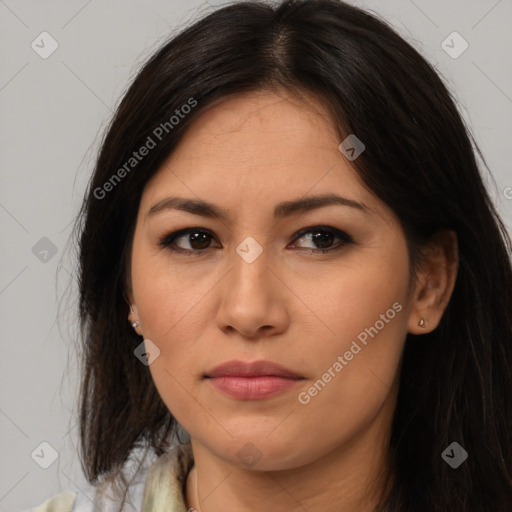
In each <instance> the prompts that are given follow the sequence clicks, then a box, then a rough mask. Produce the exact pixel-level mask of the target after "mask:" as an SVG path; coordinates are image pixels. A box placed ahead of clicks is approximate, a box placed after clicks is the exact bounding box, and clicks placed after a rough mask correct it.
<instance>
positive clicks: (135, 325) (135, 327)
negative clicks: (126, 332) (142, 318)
mask: <svg viewBox="0 0 512 512" xmlns="http://www.w3.org/2000/svg"><path fill="white" fill-rule="evenodd" d="M139 325H140V322H137V321H135V322H133V324H132V327H133V328H134V329H137V327H138V326H139Z"/></svg>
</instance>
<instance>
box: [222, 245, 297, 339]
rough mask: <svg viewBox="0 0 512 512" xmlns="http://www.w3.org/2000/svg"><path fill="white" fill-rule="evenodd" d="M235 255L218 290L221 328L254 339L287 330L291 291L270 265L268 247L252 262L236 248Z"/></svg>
mask: <svg viewBox="0 0 512 512" xmlns="http://www.w3.org/2000/svg"><path fill="white" fill-rule="evenodd" d="M231 257H232V264H231V266H230V270H229V271H228V273H227V275H226V277H225V278H224V279H223V280H222V284H221V286H220V287H219V289H218V292H219V293H220V304H219V308H218V311H217V325H218V327H219V329H221V330H222V331H224V332H225V333H229V332H233V331H236V332H238V333H239V334H240V335H242V336H243V337H244V338H251V339H257V338H258V339H259V338H260V337H262V336H271V335H274V334H278V333H281V332H284V331H285V330H286V329H287V327H288V324H289V310H288V307H287V301H289V300H290V297H289V292H288V293H287V288H286V286H284V285H283V283H282V280H280V279H279V277H278V276H277V273H276V271H275V270H273V269H272V268H271V267H270V266H269V262H268V258H267V255H266V252H265V250H264V251H263V252H262V253H261V254H260V255H259V256H258V257H257V258H256V259H255V260H254V261H252V262H251V263H249V262H247V261H245V260H244V259H243V258H242V257H240V256H239V254H238V253H237V252H236V251H233V254H232V255H231ZM281 279H282V278H281Z"/></svg>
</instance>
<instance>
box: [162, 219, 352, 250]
mask: <svg viewBox="0 0 512 512" xmlns="http://www.w3.org/2000/svg"><path fill="white" fill-rule="evenodd" d="M319 231H320V232H325V233H329V234H332V235H334V236H335V237H336V238H339V239H340V240H341V243H338V245H336V246H334V247H331V248H329V249H308V248H302V249H300V250H302V251H305V252H307V253H308V254H326V253H330V252H334V251H339V250H340V249H342V248H343V247H344V246H345V245H347V244H353V243H354V241H353V240H352V238H351V237H350V236H349V235H348V234H347V233H345V232H343V231H340V230H339V229H336V228H333V227H330V226H312V227H309V228H304V229H302V230H300V231H299V232H298V233H296V234H295V236H294V238H293V241H296V240H298V239H300V238H302V237H303V236H304V235H306V234H309V233H316V232H319ZM190 233H206V234H208V235H210V236H211V237H213V238H215V237H214V235H213V233H212V232H211V231H210V230H208V229H204V228H199V227H198V228H186V229H180V230H179V231H175V232H174V233H170V234H168V235H166V236H164V237H163V238H161V239H160V241H159V245H160V246H161V247H163V248H167V249H169V250H171V251H173V252H175V253H179V254H186V255H188V256H201V255H202V254H204V253H205V252H206V251H207V250H208V249H211V247H207V248H206V249H197V250H192V251H191V250H188V249H183V248H181V247H179V248H177V247H176V246H174V245H173V244H174V241H175V240H176V239H178V238H181V237H183V236H185V235H188V234H190Z"/></svg>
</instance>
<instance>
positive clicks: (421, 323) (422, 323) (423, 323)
mask: <svg viewBox="0 0 512 512" xmlns="http://www.w3.org/2000/svg"><path fill="white" fill-rule="evenodd" d="M418 325H419V326H420V327H426V324H425V320H424V319H423V318H422V319H421V320H420V321H419V322H418Z"/></svg>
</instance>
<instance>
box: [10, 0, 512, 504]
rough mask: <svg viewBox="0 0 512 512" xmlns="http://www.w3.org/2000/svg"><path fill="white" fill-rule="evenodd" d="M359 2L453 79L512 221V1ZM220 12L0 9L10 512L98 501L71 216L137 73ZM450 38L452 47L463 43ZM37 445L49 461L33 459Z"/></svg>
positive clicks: (115, 7) (192, 5)
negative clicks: (84, 465)
mask: <svg viewBox="0 0 512 512" xmlns="http://www.w3.org/2000/svg"><path fill="white" fill-rule="evenodd" d="M352 3H354V4H356V5H359V6H362V7H366V8H369V9H371V10H374V11H376V12H378V13H380V14H381V15H382V16H383V17H384V18H385V19H387V20H388V21H389V22H391V24H392V25H393V26H394V27H395V28H396V29H398V31H399V32H400V33H401V34H402V35H403V36H404V37H405V38H406V39H407V40H408V41H409V42H411V43H412V44H413V45H414V46H415V47H416V48H417V49H418V50H419V51H420V52H421V53H422V54H423V55H425V56H426V57H427V58H428V59H429V60H430V61H431V62H432V63H433V64H434V65H435V67H436V68H437V69H438V70H439V71H440V72H441V73H442V75H443V76H444V77H445V80H446V82H447V83H448V84H449V86H450V89H451V90H452V91H454V94H455V96H456V98H457V101H458V103H459V107H460V110H461V112H462V114H463V116H464V117H465V119H466V121H467V122H468V123H469V125H470V126H471V127H472V131H473V133H474V135H475V137H476V140H477V142H478V144H479V145H480V147H481V149H482V151H483V153H484V156H485V158H486V159H487V162H488V164H489V166H490V168H491V171H492V175H493V176H494V179H495V182H496V184H494V183H492V182H491V181H490V180H489V179H487V178H486V180H487V181H489V186H490V187H491V195H492V197H493V198H494V200H495V203H496V205H497V207H498V209H499V211H500V212H501V213H502V216H503V218H504V220H505V222H506V223H507V226H511V225H512V188H508V187H512V174H511V171H510V165H509V161H510V151H509V149H510V139H511V135H512V130H511V113H512V84H511V76H512V73H511V71H512V59H511V58H510V54H511V47H512V44H511V43H512V32H511V31H510V27H511V26H512V0H499V1H498V0H472V1H468V0H465V1H463V0H450V1H447V0H443V1H440V0H435V1H428V0H414V1H413V0H392V1H386V2H384V1H376V0H367V1H358V2H352ZM209 4H210V5H208V3H206V2H199V1H197V0H196V1H185V0H172V1H169V0H167V1H164V0H152V1H145V2H142V1H134V0H132V1H123V2H122V1H121V0H111V1H99V0H89V1H70V0H66V1H64V0H61V1H37V2H36V1H35V0H34V1H27V0H25V1H14V0H5V1H2V0H0V34H1V35H0V42H1V44H0V55H1V62H2V65H1V68H0V107H1V116H0V148H1V156H0V159H1V160H0V162H1V163H0V169H1V180H2V182H1V183H2V186H1V188H0V234H1V239H2V263H1V265H0V315H1V318H0V333H1V340H2V353H3V357H1V358H0V382H1V386H0V450H1V452H0V510H2V511H16V510H20V509H24V508H28V507H31V506H35V505H37V504H40V503H42V502H43V501H44V500H46V499H47V498H48V497H49V496H51V495H53V494H54V493H57V492H59V491H60V490H64V489H70V490H76V491H79V492H85V493H86V494H89V495H91V490H90V487H89V486H88V485H87V483H86V481H85V478H84V476H83V474H82V471H81V469H80V465H79V463H78V460H77V457H76V446H77V431H78V429H77V428H76V420H75V418H74V414H75V413H76V400H75V396H76V392H77V368H78V367H77V358H78V354H77V353H76V349H75V346H74V341H73V340H74V339H76V318H75V317H74V309H73V308H74V305H75V299H76V294H75V284H74V281H73V278H72V275H73V273H74V269H75V266H76V265H75V260H74V251H73V249H72V247H69V244H68V245H67V243H68V239H69V236H70V234H71V227H72V221H73V219H74V216H75V214H76V212H77V209H78V207H79V204H80V200H81V197H82V194H83V192H84V190H85V185H86V183H87V180H88V178H89V176H90V173H91V170H92V166H93V163H94V156H95V152H96V150H97V148H98V143H99V138H100V136H101V134H102V133H103V129H104V127H105V126H106V123H107V122H108V120H109V118H110V116H111V113H112V111H113V109H114V108H115V105H116V104H117V102H118V99H119V97H120V95H121V94H122V92H123V91H124V90H125V88H126V85H127V83H128V80H129V78H130V77H131V76H133V73H134V72H135V71H136V70H137V69H138V66H139V65H140V64H141V63H142V62H143V60H144V59H145V58H146V57H147V56H149V55H150V54H151V53H152V51H153V50H155V49H156V48H157V46H158V45H159V44H160V43H161V42H163V40H164V39H165V38H166V37H167V36H168V35H169V34H170V33H171V31H172V30H176V29H177V28H179V27H181V26H183V24H188V23H189V22H190V21H192V20H193V19H195V17H197V16H198V15H199V13H201V12H204V11H207V10H211V9H212V7H211V6H217V5H221V4H222V2H220V1H216V2H213V1H210V2H209ZM43 31H47V32H49V33H50V34H51V36H52V37H53V38H54V39H55V40H56V41H57V42H58V45H59V46H58V49H57V50H56V51H55V52H54V53H53V54H52V55H51V56H50V57H48V58H47V59H43V58H41V57H40V56H39V55H38V54H37V53H36V52H35V51H34V50H33V49H32V47H31V43H32V41H34V40H36V42H37V41H40V39H38V36H39V34H40V33H41V32H43ZM454 31H457V32H458V33H460V34H461V36H462V37H463V38H464V39H465V40H466V41H467V42H468V44H469V47H468V49H467V50H466V51H465V52H464V53H462V55H460V56H459V57H458V58H452V57H450V56H449V55H448V54H447V53H446V52H445V50H444V49H443V48H442V46H441V44H442V42H443V41H444V40H445V39H446V38H447V36H449V34H451V33H452V32H454ZM451 41H452V40H451V39H448V44H449V45H450V46H453V49H452V50H451V51H452V52H453V51H459V50H460V49H461V48H462V47H461V46H460V42H459V41H457V40H456V39H455V40H453V43H452V42H451ZM45 46H46V48H48V45H47V44H46V45H45ZM44 237H46V238H47V239H48V240H49V241H50V242H49V241H48V240H46V239H45V240H43V241H41V239H42V238H44ZM36 244H37V245H36ZM34 246H35V249H33V248H34ZM52 249H53V251H55V250H56V251H57V252H56V254H52ZM45 250H47V251H48V252H47V253H45V252H44V251H45ZM59 304H60V316H59V318H60V320H59V321H58V314H59ZM42 442H47V443H49V444H50V445H51V446H52V447H53V448H54V449H55V450H56V452H57V453H58V459H57V460H56V461H55V463H53V464H52V465H51V466H49V468H48V469H43V468H41V467H40V466H39V465H38V463H36V461H38V462H39V463H44V462H45V461H46V462H49V461H50V459H49V457H50V456H51V451H50V450H49V449H48V448H45V446H44V445H43V447H42V448H41V447H40V443H42ZM34 450H36V452H35V453H36V454H39V458H38V457H37V455H34V458H32V457H31V454H32V453H33V452H34ZM41 450H42V451H41Z"/></svg>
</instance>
